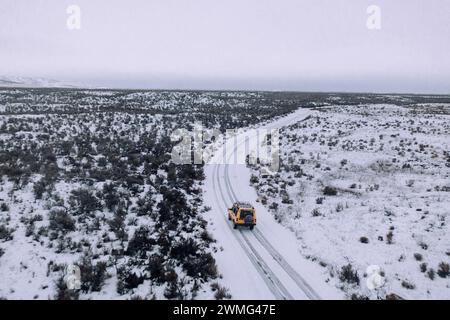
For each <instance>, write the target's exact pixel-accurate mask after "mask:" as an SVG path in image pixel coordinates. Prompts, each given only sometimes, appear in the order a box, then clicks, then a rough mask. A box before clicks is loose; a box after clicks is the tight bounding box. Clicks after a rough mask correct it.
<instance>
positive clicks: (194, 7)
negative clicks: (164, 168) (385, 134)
mask: <svg viewBox="0 0 450 320" xmlns="http://www.w3.org/2000/svg"><path fill="white" fill-rule="evenodd" d="M72 4H76V5H78V6H79V7H80V9H81V29H80V30H69V29H68V28H67V26H66V20H67V18H68V16H69V15H68V14H67V13H66V9H67V7H68V6H69V5H72ZM371 4H375V5H378V6H379V7H380V9H381V29H380V30H370V29H368V28H367V26H366V21H367V18H368V16H369V15H368V14H367V12H366V10H367V7H368V6H369V5H371ZM449 56H450V0H430V1H425V0H395V1H393V0H386V1H384V0H372V1H366V0H127V1H125V0H121V1H116V0H71V1H66V0H33V1H31V0H0V75H6V76H32V77H46V78H52V79H63V80H69V81H77V82H82V83H86V84H89V85H96V86H109V87H139V88H202V89H268V90H283V89H284V90H300V91H308V90H314V91H378V92H380V91H381V92H417V93H419V92H424V93H425V92H436V93H450V58H449Z"/></svg>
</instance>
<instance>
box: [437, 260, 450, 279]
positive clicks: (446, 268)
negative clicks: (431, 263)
mask: <svg viewBox="0 0 450 320" xmlns="http://www.w3.org/2000/svg"><path fill="white" fill-rule="evenodd" d="M437 274H438V276H439V277H441V278H447V277H449V276H450V265H449V264H448V263H446V262H441V263H440V264H439V269H438V271H437Z"/></svg>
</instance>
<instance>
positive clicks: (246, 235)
mask: <svg viewBox="0 0 450 320" xmlns="http://www.w3.org/2000/svg"><path fill="white" fill-rule="evenodd" d="M309 113H310V112H309V111H308V110H307V109H300V110H298V111H297V112H295V113H293V114H291V115H289V116H287V117H284V118H281V119H279V120H277V121H275V122H271V123H268V124H266V125H264V126H258V129H275V128H281V127H283V126H286V125H288V124H289V123H295V122H296V121H298V120H299V119H304V118H305V117H307V116H308V115H309ZM249 135H251V133H249V131H248V130H242V131H241V132H240V133H239V134H238V135H237V136H236V137H234V138H229V139H228V140H226V143H225V145H222V147H220V148H218V149H217V151H216V153H215V156H214V157H213V158H212V159H211V162H210V164H208V165H207V166H206V169H205V173H206V176H207V179H206V182H205V188H204V190H205V205H207V206H209V207H211V210H210V211H209V213H210V214H209V215H208V216H207V219H208V221H209V228H210V231H211V233H212V234H213V235H214V237H215V238H216V239H217V241H218V244H219V245H220V246H221V250H220V251H218V252H217V253H216V254H215V257H216V260H217V261H218V265H219V266H220V270H221V272H222V275H223V282H224V284H225V285H226V286H227V287H228V288H229V289H230V291H231V292H232V293H233V298H236V299H341V298H343V294H342V293H340V292H339V291H338V290H337V289H336V288H334V287H332V286H330V285H328V284H327V282H328V281H329V278H330V277H329V275H328V274H326V273H325V272H323V270H321V268H320V267H318V266H316V265H315V264H313V263H312V262H310V261H307V260H306V259H305V258H304V257H302V256H301V253H300V251H299V245H298V242H297V240H296V239H295V236H294V235H293V234H292V233H291V232H290V230H288V229H286V228H284V227H283V226H281V225H279V224H278V223H277V222H276V221H275V220H274V219H273V217H272V215H271V214H270V213H269V212H268V211H267V210H266V209H265V208H264V207H263V206H262V205H259V204H256V201H255V200H256V198H257V195H256V192H255V190H254V189H253V188H252V187H251V186H250V185H249V183H248V181H249V178H250V170H249V169H248V168H246V165H245V163H244V164H239V163H236V162H234V161H233V160H232V159H233V158H234V157H235V156H237V153H238V151H237V150H238V149H236V147H237V146H238V145H240V144H243V143H245V139H246V137H248V136H249ZM249 151H250V152H251V151H252V149H250V150H249ZM224 154H225V155H224ZM241 156H242V154H241ZM224 159H225V160H227V161H226V162H225V163H223V160H224ZM243 200H246V201H249V202H252V203H255V204H256V210H257V220H258V223H257V227H256V229H255V230H253V231H250V230H247V229H246V230H241V229H238V230H234V229H233V228H232V226H231V223H230V221H228V220H227V216H226V212H227V211H226V210H227V208H228V207H231V205H232V204H233V202H236V201H243Z"/></svg>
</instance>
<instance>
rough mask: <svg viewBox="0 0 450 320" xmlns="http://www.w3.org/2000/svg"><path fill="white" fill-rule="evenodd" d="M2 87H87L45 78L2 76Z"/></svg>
mask: <svg viewBox="0 0 450 320" xmlns="http://www.w3.org/2000/svg"><path fill="white" fill-rule="evenodd" d="M0 87H23V88H80V87H86V86H83V85H81V84H77V83H69V82H64V81H58V80H53V79H45V78H31V77H6V76H0Z"/></svg>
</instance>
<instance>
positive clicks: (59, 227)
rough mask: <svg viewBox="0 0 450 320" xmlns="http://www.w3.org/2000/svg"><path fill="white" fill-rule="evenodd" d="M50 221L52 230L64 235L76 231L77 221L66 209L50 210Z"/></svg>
mask: <svg viewBox="0 0 450 320" xmlns="http://www.w3.org/2000/svg"><path fill="white" fill-rule="evenodd" d="M48 221H49V228H50V229H51V230H54V231H58V232H62V233H67V232H69V231H74V230H75V220H74V219H72V217H71V216H70V214H69V213H67V211H66V210H65V209H64V208H53V209H52V210H50V213H49V215H48Z"/></svg>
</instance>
